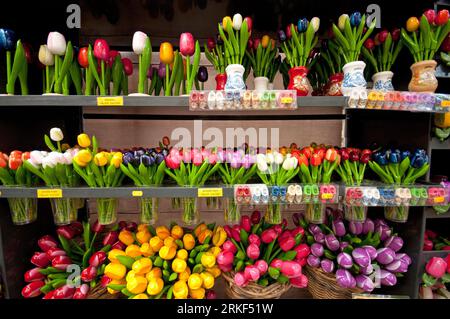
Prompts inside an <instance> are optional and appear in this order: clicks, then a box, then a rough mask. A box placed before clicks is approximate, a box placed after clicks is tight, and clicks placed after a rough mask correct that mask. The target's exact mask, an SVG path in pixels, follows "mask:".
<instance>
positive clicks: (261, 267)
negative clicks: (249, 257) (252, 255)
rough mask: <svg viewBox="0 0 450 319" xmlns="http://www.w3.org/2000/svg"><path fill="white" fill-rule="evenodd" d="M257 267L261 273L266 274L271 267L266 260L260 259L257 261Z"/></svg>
mask: <svg viewBox="0 0 450 319" xmlns="http://www.w3.org/2000/svg"><path fill="white" fill-rule="evenodd" d="M255 267H256V268H258V270H259V273H260V274H261V275H264V274H265V273H266V272H267V269H268V268H269V265H267V262H266V261H265V260H262V259H261V260H258V261H257V262H256V263H255Z"/></svg>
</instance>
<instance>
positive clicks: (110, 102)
mask: <svg viewBox="0 0 450 319" xmlns="http://www.w3.org/2000/svg"><path fill="white" fill-rule="evenodd" d="M97 106H123V96H99V97H97Z"/></svg>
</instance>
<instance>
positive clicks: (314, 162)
mask: <svg viewBox="0 0 450 319" xmlns="http://www.w3.org/2000/svg"><path fill="white" fill-rule="evenodd" d="M310 162H311V165H312V166H319V165H320V164H322V159H321V158H320V155H319V154H313V155H312V156H311V160H310Z"/></svg>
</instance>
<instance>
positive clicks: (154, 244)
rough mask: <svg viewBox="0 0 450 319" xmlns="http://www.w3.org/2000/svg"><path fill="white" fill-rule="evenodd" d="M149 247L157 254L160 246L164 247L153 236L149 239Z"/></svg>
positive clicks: (159, 240)
mask: <svg viewBox="0 0 450 319" xmlns="http://www.w3.org/2000/svg"><path fill="white" fill-rule="evenodd" d="M149 244H150V247H151V248H152V250H153V251H154V252H158V251H159V250H160V249H161V247H162V246H164V242H163V241H162V239H161V238H159V237H158V236H154V237H152V238H151V239H150V242H149Z"/></svg>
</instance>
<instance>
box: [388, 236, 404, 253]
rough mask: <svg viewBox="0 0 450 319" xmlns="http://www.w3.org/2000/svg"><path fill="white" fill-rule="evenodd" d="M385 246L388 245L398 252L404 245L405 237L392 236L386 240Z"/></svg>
mask: <svg viewBox="0 0 450 319" xmlns="http://www.w3.org/2000/svg"><path fill="white" fill-rule="evenodd" d="M384 247H388V248H390V249H392V250H393V251H395V252H397V251H399V250H400V249H402V247H403V239H401V238H400V237H398V236H391V237H389V238H388V239H386V241H385V242H384Z"/></svg>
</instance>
